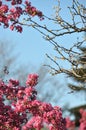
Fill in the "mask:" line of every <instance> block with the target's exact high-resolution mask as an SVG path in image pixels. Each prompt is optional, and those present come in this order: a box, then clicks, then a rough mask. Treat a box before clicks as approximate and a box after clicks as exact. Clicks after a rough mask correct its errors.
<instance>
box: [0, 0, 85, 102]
mask: <svg viewBox="0 0 86 130" xmlns="http://www.w3.org/2000/svg"><path fill="white" fill-rule="evenodd" d="M79 1H82V3H84V4H86V1H85V0H79ZM31 2H32V5H34V6H36V7H37V8H38V9H39V10H41V11H43V13H44V14H45V15H46V16H50V17H52V16H53V15H54V9H53V7H54V6H56V5H57V0H31ZM70 4H71V0H67V1H65V0H61V7H62V8H63V9H64V11H63V12H62V16H63V17H65V19H68V20H69V18H68V12H67V7H66V6H67V5H70ZM37 21H38V22H40V20H39V19H38V18H37ZM41 22H42V23H44V22H45V21H41ZM47 24H48V25H49V24H50V23H47ZM53 26H54V25H52V26H51V28H53ZM71 38H72V39H73V40H74V39H76V37H73V36H69V37H67V38H63V39H58V41H59V42H60V40H61V42H63V41H64V45H65V46H70V43H69V41H70V39H71ZM0 40H2V41H8V43H6V44H9V42H12V43H14V44H15V46H16V47H15V48H13V50H14V51H15V53H19V55H18V57H19V64H20V63H23V64H24V63H25V64H30V65H31V64H32V65H33V66H35V67H37V68H38V67H39V66H40V65H41V64H43V63H44V62H45V61H48V59H47V58H46V55H45V54H46V53H48V54H53V47H52V45H50V44H49V43H48V42H47V41H45V40H44V39H43V38H42V35H41V34H40V33H39V32H37V31H36V30H34V29H32V28H28V27H25V28H24V30H23V32H22V34H20V33H17V32H14V31H13V32H12V31H10V30H9V29H3V27H0ZM6 46H7V45H6ZM13 50H12V51H13ZM10 53H11V52H10ZM49 63H50V62H49ZM67 98H68V97H67ZM67 98H66V97H65V100H66V99H67ZM69 98H71V95H69Z"/></svg>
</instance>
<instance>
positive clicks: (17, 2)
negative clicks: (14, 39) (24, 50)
mask: <svg viewBox="0 0 86 130" xmlns="http://www.w3.org/2000/svg"><path fill="white" fill-rule="evenodd" d="M8 3H9V4H11V5H12V6H8V5H9V4H8ZM34 16H38V17H39V18H40V20H42V19H43V13H42V12H41V11H39V10H38V9H36V7H34V6H32V5H31V2H29V1H28V0H25V1H22V0H5V2H3V1H1V0H0V25H3V26H4V28H8V27H9V28H10V29H11V30H14V29H15V30H16V31H17V32H20V33H21V32H22V25H23V23H22V21H23V17H24V20H25V19H26V21H27V18H29V20H30V19H31V18H32V17H34Z"/></svg>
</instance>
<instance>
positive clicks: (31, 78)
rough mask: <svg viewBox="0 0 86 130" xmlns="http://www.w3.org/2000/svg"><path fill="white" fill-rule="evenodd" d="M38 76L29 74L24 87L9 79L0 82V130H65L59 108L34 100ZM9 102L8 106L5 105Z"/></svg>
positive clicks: (64, 123)
mask: <svg viewBox="0 0 86 130" xmlns="http://www.w3.org/2000/svg"><path fill="white" fill-rule="evenodd" d="M37 82H38V75H36V74H30V75H28V77H27V80H26V86H20V85H19V81H17V80H13V79H10V80H9V82H8V83H5V82H4V81H2V80H0V130H32V129H36V130H41V128H43V127H44V126H46V127H47V128H48V129H49V130H66V122H65V119H64V118H63V117H62V111H61V108H59V107H58V106H55V107H52V105H51V104H48V103H45V102H41V101H39V100H37V99H36V95H37V91H36V89H35V85H36V84H37ZM7 100H9V101H10V104H9V105H6V102H5V101H7Z"/></svg>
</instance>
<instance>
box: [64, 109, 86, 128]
mask: <svg viewBox="0 0 86 130" xmlns="http://www.w3.org/2000/svg"><path fill="white" fill-rule="evenodd" d="M80 114H81V118H80V120H79V122H80V125H79V127H78V130H86V110H84V109H80ZM66 128H67V129H68V130H75V129H76V125H75V121H71V120H70V118H69V117H67V118H66Z"/></svg>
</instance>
